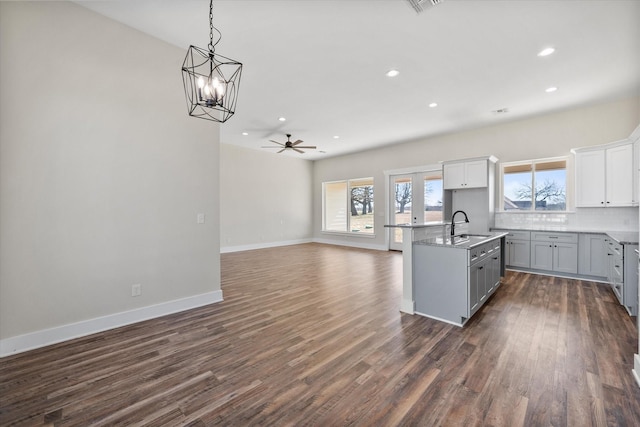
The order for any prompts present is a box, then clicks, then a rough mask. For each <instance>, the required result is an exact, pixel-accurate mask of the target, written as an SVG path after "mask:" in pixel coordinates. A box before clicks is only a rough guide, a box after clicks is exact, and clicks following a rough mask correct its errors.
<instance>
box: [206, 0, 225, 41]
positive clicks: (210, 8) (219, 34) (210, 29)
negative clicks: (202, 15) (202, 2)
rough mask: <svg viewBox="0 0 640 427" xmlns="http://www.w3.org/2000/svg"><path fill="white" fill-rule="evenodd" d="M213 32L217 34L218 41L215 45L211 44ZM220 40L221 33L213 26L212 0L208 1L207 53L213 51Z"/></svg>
mask: <svg viewBox="0 0 640 427" xmlns="http://www.w3.org/2000/svg"><path fill="white" fill-rule="evenodd" d="M213 30H216V32H217V33H218V40H216V42H215V43H214V42H213ZM220 39H222V33H221V32H220V31H219V30H218V29H217V28H216V27H214V26H213V0H209V46H208V47H209V52H211V53H213V52H214V51H215V49H214V46H215V45H217V44H218V42H219V41H220Z"/></svg>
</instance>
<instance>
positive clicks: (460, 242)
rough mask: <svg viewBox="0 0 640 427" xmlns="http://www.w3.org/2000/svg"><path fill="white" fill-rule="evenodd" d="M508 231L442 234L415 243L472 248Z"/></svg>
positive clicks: (502, 235) (497, 237)
mask: <svg viewBox="0 0 640 427" xmlns="http://www.w3.org/2000/svg"><path fill="white" fill-rule="evenodd" d="M507 234H508V233H506V232H501V231H492V232H489V233H485V234H461V235H458V236H454V237H453V238H452V237H451V236H448V235H440V236H436V237H430V238H427V239H422V240H416V241H415V242H413V244H414V245H427V246H443V247H449V248H455V249H471V248H474V247H476V246H479V245H482V244H484V243H487V242H490V241H492V240H495V239H499V238H501V237H504V236H506V235H507Z"/></svg>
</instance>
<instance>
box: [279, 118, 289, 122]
mask: <svg viewBox="0 0 640 427" xmlns="http://www.w3.org/2000/svg"><path fill="white" fill-rule="evenodd" d="M278 120H280V121H281V122H284V121H286V120H287V119H285V118H284V117H278Z"/></svg>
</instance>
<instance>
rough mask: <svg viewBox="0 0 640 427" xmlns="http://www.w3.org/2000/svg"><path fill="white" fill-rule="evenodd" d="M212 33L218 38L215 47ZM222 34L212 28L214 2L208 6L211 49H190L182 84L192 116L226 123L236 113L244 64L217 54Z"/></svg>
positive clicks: (191, 47) (183, 68)
mask: <svg viewBox="0 0 640 427" xmlns="http://www.w3.org/2000/svg"><path fill="white" fill-rule="evenodd" d="M213 30H216V31H217V32H218V34H219V37H218V40H217V41H216V42H215V43H213ZM221 38H222V34H220V31H218V29H217V28H215V27H214V26H213V0H210V2H209V46H208V49H206V50H205V49H202V48H199V47H196V46H193V45H192V46H189V50H188V51H187V56H186V57H185V58H184V62H183V64H182V82H183V84H184V93H185V97H186V99H187V108H188V111H189V115H190V116H193V117H199V118H202V119H206V120H213V121H215V122H220V123H224V122H226V121H227V120H228V119H229V118H230V117H231V116H233V113H235V110H236V101H237V98H238V89H239V88H240V76H241V74H242V64H241V63H240V62H238V61H235V60H233V59H230V58H227V57H226V56H222V55H217V54H216V53H215V45H216V44H218V42H219V41H220V39H221Z"/></svg>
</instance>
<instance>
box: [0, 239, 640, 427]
mask: <svg viewBox="0 0 640 427" xmlns="http://www.w3.org/2000/svg"><path fill="white" fill-rule="evenodd" d="M401 262H402V260H401V254H399V253H395V252H379V251H367V250H358V249H348V248H341V247H335V246H328V245H320V244H306V245H298V246H290V247H283V248H274V249H266V250H256V251H248V252H241V253H232V254H225V255H222V271H223V273H222V276H223V277H222V289H223V292H224V298H225V301H224V302H221V303H218V304H214V305H210V306H208V307H202V308H199V309H195V310H191V311H188V312H184V313H178V314H175V315H171V316H167V317H164V318H161V319H155V320H151V321H146V322H142V323H138V324H136V325H132V326H129V327H124V328H120V329H117V330H112V331H108V332H104V333H100V334H96V335H92V336H90V337H86V338H82V339H77V340H74V341H70V342H67V343H63V344H59V345H55V346H51V347H48V348H44V349H39V350H34V351H31V352H28V353H23V354H19V355H15V356H11V357H7V358H4V359H0V375H1V377H0V378H1V383H0V396H1V397H0V399H1V400H0V425H3V426H7V425H45V424H50V425H68V426H86V425H148V426H156V425H158V426H159V425H171V426H174V425H193V426H205V425H228V426H249V425H252V426H253V425H277V426H285V425H295V426H300V425H316V426H336V425H364V426H372V425H376V426H377V425H380V426H395V425H420V426H435V425H454V426H462V425H464V426H473V425H504V426H552V425H553V426H564V425H575V426H589V425H612V426H614V425H615V426H637V425H640V388H639V387H638V386H637V385H636V383H635V382H634V380H633V377H632V374H631V369H632V367H633V361H632V360H633V354H634V353H635V352H636V351H637V347H638V342H637V337H638V333H637V329H636V327H635V325H634V319H632V318H630V317H629V316H628V315H627V314H626V313H625V312H624V310H623V309H622V307H621V306H620V305H618V304H617V303H616V301H615V299H614V295H613V293H612V292H611V291H610V290H609V288H608V287H607V286H606V285H603V284H597V283H592V282H582V281H576V280H567V279H558V278H552V277H546V276H537V275H531V274H523V273H513V272H509V273H508V274H507V276H506V278H504V280H503V283H502V286H501V287H500V288H499V290H498V291H497V292H496V294H495V295H494V296H493V297H492V298H491V299H490V300H489V301H488V303H487V304H486V305H485V306H484V307H483V308H482V310H481V311H480V312H478V314H477V315H476V316H475V317H474V318H473V319H472V320H471V321H470V322H469V323H468V324H467V325H466V326H465V327H464V328H458V327H455V326H451V325H448V324H445V323H441V322H438V321H435V320H431V319H427V318H424V317H420V316H410V315H406V314H401V313H400V312H399V311H398V307H399V306H400V294H401V281H402V278H401V274H402V273H401V272H402V269H401V267H402V265H401Z"/></svg>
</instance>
